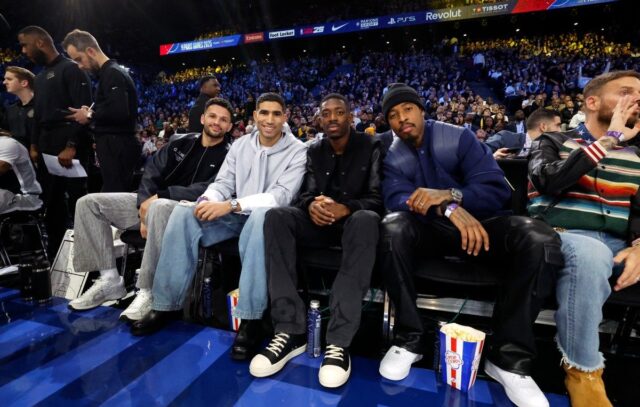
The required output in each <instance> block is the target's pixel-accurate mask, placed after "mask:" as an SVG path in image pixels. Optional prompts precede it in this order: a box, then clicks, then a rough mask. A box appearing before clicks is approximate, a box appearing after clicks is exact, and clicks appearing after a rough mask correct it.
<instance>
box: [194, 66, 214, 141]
mask: <svg viewBox="0 0 640 407" xmlns="http://www.w3.org/2000/svg"><path fill="white" fill-rule="evenodd" d="M198 88H199V89H200V94H199V95H198V98H197V99H196V101H195V103H194V104H193V107H192V108H191V109H190V110H189V133H202V128H203V126H202V123H200V117H201V116H202V115H203V114H204V105H205V104H206V103H207V100H209V99H212V98H215V97H218V95H219V94H220V82H218V80H217V79H216V77H215V76H213V75H206V76H203V77H202V78H200V80H198Z"/></svg>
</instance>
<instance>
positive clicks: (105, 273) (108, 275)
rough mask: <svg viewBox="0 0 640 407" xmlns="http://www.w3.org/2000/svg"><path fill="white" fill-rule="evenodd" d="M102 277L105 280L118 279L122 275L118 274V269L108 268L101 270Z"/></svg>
mask: <svg viewBox="0 0 640 407" xmlns="http://www.w3.org/2000/svg"><path fill="white" fill-rule="evenodd" d="M100 277H102V279H103V280H112V281H114V280H117V279H119V278H120V275H119V274H118V269H107V270H100Z"/></svg>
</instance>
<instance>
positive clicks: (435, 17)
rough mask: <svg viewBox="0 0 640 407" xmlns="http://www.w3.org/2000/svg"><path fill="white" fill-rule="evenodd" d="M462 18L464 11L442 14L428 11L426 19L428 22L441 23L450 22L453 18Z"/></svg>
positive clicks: (444, 12) (442, 12) (458, 10)
mask: <svg viewBox="0 0 640 407" xmlns="http://www.w3.org/2000/svg"><path fill="white" fill-rule="evenodd" d="M460 17H462V10H461V9H457V10H447V11H441V12H433V11H427V15H426V19H427V21H441V20H450V19H452V18H460Z"/></svg>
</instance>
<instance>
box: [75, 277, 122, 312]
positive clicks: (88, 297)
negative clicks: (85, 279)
mask: <svg viewBox="0 0 640 407" xmlns="http://www.w3.org/2000/svg"><path fill="white" fill-rule="evenodd" d="M125 295H127V290H126V289H125V288H124V280H123V278H122V277H119V278H117V279H115V280H112V279H108V280H106V279H103V278H102V277H99V278H97V279H96V280H94V282H93V285H92V286H91V287H89V289H88V290H87V291H86V292H85V293H84V294H82V295H81V296H80V297H78V298H76V299H75V300H73V301H71V302H69V308H71V309H74V310H76V311H84V310H88V309H92V308H95V307H99V306H100V305H102V304H103V303H104V302H106V301H109V300H118V299H120V298H122V297H124V296H125Z"/></svg>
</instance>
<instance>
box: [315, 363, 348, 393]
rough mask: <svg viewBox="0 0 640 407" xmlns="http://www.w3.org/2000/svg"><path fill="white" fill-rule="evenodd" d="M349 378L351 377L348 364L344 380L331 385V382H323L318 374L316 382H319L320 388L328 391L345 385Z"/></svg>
mask: <svg viewBox="0 0 640 407" xmlns="http://www.w3.org/2000/svg"><path fill="white" fill-rule="evenodd" d="M349 377H351V363H349V369H347V374H346V375H345V378H344V380H341V381H339V382H336V383H331V382H326V381H325V382H323V381H322V379H321V378H320V374H318V381H319V382H320V384H321V385H322V387H326V388H328V389H335V388H336V387H340V386H342V385H343V384H345V383H346V382H347V381H348V380H349Z"/></svg>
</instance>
